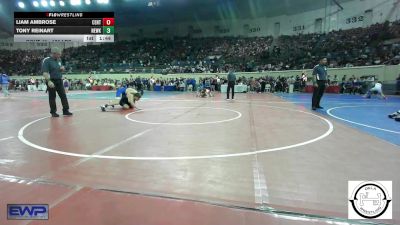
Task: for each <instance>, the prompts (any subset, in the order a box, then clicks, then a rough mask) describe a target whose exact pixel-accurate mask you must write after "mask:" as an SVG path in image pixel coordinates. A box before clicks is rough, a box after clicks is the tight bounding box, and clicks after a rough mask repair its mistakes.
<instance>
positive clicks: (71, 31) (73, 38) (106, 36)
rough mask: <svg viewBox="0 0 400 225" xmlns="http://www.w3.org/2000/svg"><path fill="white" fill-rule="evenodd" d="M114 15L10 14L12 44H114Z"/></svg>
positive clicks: (67, 13)
mask: <svg viewBox="0 0 400 225" xmlns="http://www.w3.org/2000/svg"><path fill="white" fill-rule="evenodd" d="M114 24H115V21H114V12H14V42H114Z"/></svg>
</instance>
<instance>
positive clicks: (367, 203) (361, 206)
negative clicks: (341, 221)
mask: <svg viewBox="0 0 400 225" xmlns="http://www.w3.org/2000/svg"><path fill="white" fill-rule="evenodd" d="M348 195H349V202H348V213H349V214H348V217H349V219H392V181H349V183H348Z"/></svg>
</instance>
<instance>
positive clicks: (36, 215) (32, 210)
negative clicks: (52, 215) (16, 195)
mask: <svg viewBox="0 0 400 225" xmlns="http://www.w3.org/2000/svg"><path fill="white" fill-rule="evenodd" d="M7 219H9V220H48V219H49V205H47V204H8V205H7Z"/></svg>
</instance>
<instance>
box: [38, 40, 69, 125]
mask: <svg viewBox="0 0 400 225" xmlns="http://www.w3.org/2000/svg"><path fill="white" fill-rule="evenodd" d="M64 70H65V68H64V66H62V65H61V49H59V48H57V47H53V48H51V56H50V57H47V58H45V59H43V62H42V72H43V76H44V79H45V80H46V84H47V90H48V92H49V105H50V113H51V116H52V117H59V115H58V114H57V105H56V92H57V93H58V96H60V99H61V103H62V106H63V115H64V116H72V113H71V112H70V111H69V105H68V100H67V96H66V94H65V90H64V85H63V82H62V74H61V72H63V71H64Z"/></svg>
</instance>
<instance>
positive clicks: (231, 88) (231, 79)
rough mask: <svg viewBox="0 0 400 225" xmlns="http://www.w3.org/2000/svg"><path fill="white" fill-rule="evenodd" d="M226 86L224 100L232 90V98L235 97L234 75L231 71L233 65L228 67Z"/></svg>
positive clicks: (227, 98)
mask: <svg viewBox="0 0 400 225" xmlns="http://www.w3.org/2000/svg"><path fill="white" fill-rule="evenodd" d="M227 79H228V88H227V90H226V100H229V92H230V91H232V100H234V98H235V84H236V75H235V73H234V72H233V67H232V66H231V67H230V68H229V72H228V77H227Z"/></svg>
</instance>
